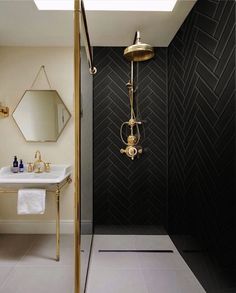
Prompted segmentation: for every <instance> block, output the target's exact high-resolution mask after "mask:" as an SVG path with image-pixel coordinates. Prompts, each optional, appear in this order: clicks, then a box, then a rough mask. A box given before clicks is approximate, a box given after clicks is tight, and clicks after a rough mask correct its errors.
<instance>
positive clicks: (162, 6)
mask: <svg viewBox="0 0 236 293" xmlns="http://www.w3.org/2000/svg"><path fill="white" fill-rule="evenodd" d="M34 2H35V4H36V6H37V8H38V9H39V10H73V9H74V1H73V0H34ZM176 2H177V0H84V6H85V10H90V11H172V10H173V9H174V7H175V4H176Z"/></svg>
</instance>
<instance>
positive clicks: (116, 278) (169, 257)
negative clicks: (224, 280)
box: [86, 235, 205, 293]
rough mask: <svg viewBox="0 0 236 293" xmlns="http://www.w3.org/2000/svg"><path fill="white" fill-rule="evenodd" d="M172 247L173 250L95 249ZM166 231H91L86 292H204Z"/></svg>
mask: <svg viewBox="0 0 236 293" xmlns="http://www.w3.org/2000/svg"><path fill="white" fill-rule="evenodd" d="M101 249H102V250H106V249H108V250H109V249H110V250H117V249H118V250H120V249H124V250H173V251H174V253H143V252H142V253H140V252H105V253H103V252H98V250H101ZM204 292H205V291H204V289H203V288H202V286H201V285H200V284H199V282H198V281H197V279H196V278H195V276H194V275H193V273H192V272H191V270H190V269H189V267H188V266H187V264H186V263H185V262H184V260H183V259H182V257H181V256H180V254H179V253H178V251H177V249H176V247H175V246H174V244H173V243H172V241H171V239H170V238H169V236H167V235H163V236H148V235H95V236H94V240H93V250H92V258H91V263H90V269H89V274H88V282H87V290H86V293H204Z"/></svg>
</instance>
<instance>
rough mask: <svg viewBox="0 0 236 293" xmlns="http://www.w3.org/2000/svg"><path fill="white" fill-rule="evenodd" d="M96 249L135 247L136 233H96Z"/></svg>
mask: <svg viewBox="0 0 236 293" xmlns="http://www.w3.org/2000/svg"><path fill="white" fill-rule="evenodd" d="M93 247H94V250H98V249H135V236H134V235H95V236H94V243H93Z"/></svg>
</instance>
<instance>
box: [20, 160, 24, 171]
mask: <svg viewBox="0 0 236 293" xmlns="http://www.w3.org/2000/svg"><path fill="white" fill-rule="evenodd" d="M19 172H24V165H23V161H22V160H20V165H19Z"/></svg>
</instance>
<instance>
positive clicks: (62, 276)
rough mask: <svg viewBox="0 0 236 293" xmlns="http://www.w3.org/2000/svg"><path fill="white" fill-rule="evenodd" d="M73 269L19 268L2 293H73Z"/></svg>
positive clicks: (13, 272) (12, 273) (0, 290)
mask: <svg viewBox="0 0 236 293" xmlns="http://www.w3.org/2000/svg"><path fill="white" fill-rule="evenodd" d="M73 284H74V281H73V267H72V266H61V267H58V268H53V269H51V268H50V267H27V266H24V267H18V268H15V269H14V270H13V271H12V272H11V273H10V275H9V277H8V280H7V282H6V283H5V284H4V286H3V287H2V288H1V289H0V293H49V292H52V293H54V292H55V293H72V291H73Z"/></svg>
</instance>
